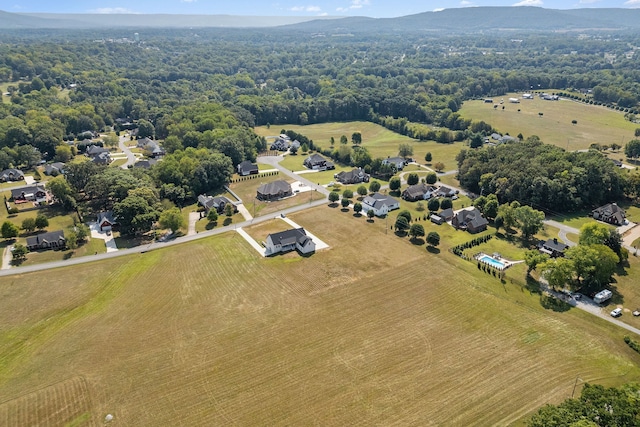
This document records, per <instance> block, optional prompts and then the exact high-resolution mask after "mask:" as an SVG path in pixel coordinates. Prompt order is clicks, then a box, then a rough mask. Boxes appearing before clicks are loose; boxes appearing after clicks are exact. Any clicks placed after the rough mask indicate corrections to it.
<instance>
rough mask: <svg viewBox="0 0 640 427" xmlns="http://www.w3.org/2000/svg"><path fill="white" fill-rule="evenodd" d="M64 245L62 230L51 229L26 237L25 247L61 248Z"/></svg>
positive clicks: (37, 248)
mask: <svg viewBox="0 0 640 427" xmlns="http://www.w3.org/2000/svg"><path fill="white" fill-rule="evenodd" d="M65 246H66V240H65V238H64V231H62V230H58V231H51V232H49V233H42V234H38V235H35V236H31V237H27V248H28V249H29V250H30V251H37V250H39V249H62V248H64V247H65Z"/></svg>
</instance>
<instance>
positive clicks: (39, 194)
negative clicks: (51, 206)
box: [11, 184, 47, 203]
mask: <svg viewBox="0 0 640 427" xmlns="http://www.w3.org/2000/svg"><path fill="white" fill-rule="evenodd" d="M11 198H12V199H13V201H14V202H18V203H19V202H23V201H27V200H28V201H38V202H39V201H46V199H47V190H46V189H45V186H44V185H42V184H33V185H28V186H26V187H20V188H14V189H13V190H11Z"/></svg>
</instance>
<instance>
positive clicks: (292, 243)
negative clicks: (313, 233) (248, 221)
mask: <svg viewBox="0 0 640 427" xmlns="http://www.w3.org/2000/svg"><path fill="white" fill-rule="evenodd" d="M264 246H265V248H266V250H265V254H266V255H267V256H269V255H274V254H277V253H280V252H289V251H293V250H297V251H298V252H300V253H301V254H303V255H306V254H309V253H312V252H315V250H316V244H315V243H314V241H313V240H312V239H311V238H310V237H309V236H307V233H306V232H305V231H304V228H294V229H291V230H286V231H281V232H279V233H273V234H269V235H268V236H267V240H266V242H265V243H264Z"/></svg>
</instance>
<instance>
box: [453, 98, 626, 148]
mask: <svg viewBox="0 0 640 427" xmlns="http://www.w3.org/2000/svg"><path fill="white" fill-rule="evenodd" d="M509 97H520V94H506V95H504V99H507V98H509ZM504 107H505V109H504V110H502V109H501V108H502V106H500V107H499V108H498V109H494V108H493V104H485V103H484V102H483V101H482V100H474V101H465V102H464V104H463V105H462V108H461V109H460V114H461V115H462V116H463V117H464V118H467V119H473V120H484V121H485V122H487V123H489V124H490V125H492V126H493V127H494V128H496V129H497V130H498V131H500V132H502V133H509V135H511V136H516V135H518V134H519V133H522V135H523V136H524V137H525V138H526V137H528V136H531V135H538V136H539V137H540V139H541V140H542V141H544V142H546V143H548V144H553V145H557V146H559V147H562V148H565V149H568V150H570V151H573V150H581V149H586V148H589V145H591V144H592V143H599V144H613V143H617V144H619V145H622V146H624V144H626V143H627V142H628V141H630V140H631V139H634V130H635V128H637V127H638V126H637V125H636V124H634V123H631V122H629V121H627V120H625V119H624V113H622V112H620V111H613V110H610V109H608V108H606V107H598V106H593V105H587V104H583V103H579V102H574V101H569V100H561V101H544V100H542V99H540V98H535V99H532V100H527V99H523V100H521V101H520V103H519V104H510V103H506V102H505V104H504ZM518 110H520V111H518ZM538 113H543V116H542V117H540V116H539V115H538ZM572 120H577V122H578V123H577V124H576V125H573V124H571V122H572Z"/></svg>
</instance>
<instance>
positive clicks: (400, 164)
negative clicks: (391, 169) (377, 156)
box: [382, 157, 406, 171]
mask: <svg viewBox="0 0 640 427" xmlns="http://www.w3.org/2000/svg"><path fill="white" fill-rule="evenodd" d="M405 162H406V160H405V159H404V158H402V157H387V158H386V159H384V160H383V161H382V164H383V165H393V166H395V167H396V170H399V171H401V170H402V168H404V166H405V164H406V163H405Z"/></svg>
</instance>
